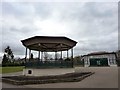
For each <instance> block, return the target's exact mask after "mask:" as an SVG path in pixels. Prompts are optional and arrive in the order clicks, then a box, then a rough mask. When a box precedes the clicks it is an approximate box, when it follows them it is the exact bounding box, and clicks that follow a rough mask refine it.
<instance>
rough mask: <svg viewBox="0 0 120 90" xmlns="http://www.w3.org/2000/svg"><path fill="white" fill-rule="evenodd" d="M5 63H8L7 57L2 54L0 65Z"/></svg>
mask: <svg viewBox="0 0 120 90" xmlns="http://www.w3.org/2000/svg"><path fill="white" fill-rule="evenodd" d="M7 63H8V58H7V56H6V54H4V56H3V59H2V65H5V64H7Z"/></svg>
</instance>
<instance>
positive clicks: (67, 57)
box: [67, 50, 68, 58]
mask: <svg viewBox="0 0 120 90" xmlns="http://www.w3.org/2000/svg"><path fill="white" fill-rule="evenodd" d="M67 58H68V50H67Z"/></svg>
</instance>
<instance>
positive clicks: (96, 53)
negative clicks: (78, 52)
mask: <svg viewBox="0 0 120 90" xmlns="http://www.w3.org/2000/svg"><path fill="white" fill-rule="evenodd" d="M106 54H116V53H115V52H105V51H103V52H93V53H89V54H87V55H83V56H95V55H106Z"/></svg>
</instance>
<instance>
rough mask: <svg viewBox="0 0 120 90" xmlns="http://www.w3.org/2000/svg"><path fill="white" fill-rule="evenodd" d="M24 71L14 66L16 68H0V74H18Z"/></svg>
mask: <svg viewBox="0 0 120 90" xmlns="http://www.w3.org/2000/svg"><path fill="white" fill-rule="evenodd" d="M23 69H24V66H16V67H0V73H3V74H4V73H12V72H19V71H22V70H23Z"/></svg>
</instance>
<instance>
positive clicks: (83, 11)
mask: <svg viewBox="0 0 120 90" xmlns="http://www.w3.org/2000/svg"><path fill="white" fill-rule="evenodd" d="M3 5H5V6H3V15H4V16H5V17H7V16H10V15H11V16H12V15H13V16H15V19H17V20H18V21H20V25H21V27H20V28H19V27H16V26H12V27H8V26H9V25H6V26H7V27H5V26H4V27H3V28H2V35H3V41H2V42H3V43H2V45H3V49H4V48H5V47H6V46H7V45H10V46H11V48H12V49H13V51H14V53H15V54H16V55H24V46H23V45H22V44H21V42H20V40H22V39H25V38H28V37H32V36H34V35H43V34H42V33H41V29H39V30H38V29H36V27H35V26H34V25H33V22H34V20H33V19H34V18H36V17H39V18H40V19H41V20H43V21H44V20H49V19H55V20H58V22H60V23H64V22H65V26H68V29H69V33H67V34H65V35H66V36H69V37H70V38H71V39H74V40H76V41H78V44H77V46H76V47H75V48H74V49H75V51H74V53H75V55H80V54H86V53H89V52H92V51H104V50H105V51H114V50H116V49H117V43H118V40H117V37H116V36H115V35H116V33H117V31H118V30H117V26H118V25H117V19H118V18H117V3H108V2H106V3H69V2H68V3H28V4H27V3H21V4H15V3H12V4H10V3H4V4H3ZM16 5H18V6H16ZM27 5H28V6H27ZM29 6H31V8H33V11H30V10H28V11H27V9H28V7H29ZM15 7H17V8H15ZM24 7H26V9H24ZM54 14H55V15H56V16H54ZM3 23H4V22H3ZM11 23H12V21H11ZM24 24H27V25H24ZM46 27H47V25H46ZM58 28H59V27H58ZM45 33H47V32H45ZM8 37H9V38H8Z"/></svg>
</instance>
